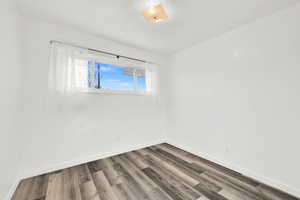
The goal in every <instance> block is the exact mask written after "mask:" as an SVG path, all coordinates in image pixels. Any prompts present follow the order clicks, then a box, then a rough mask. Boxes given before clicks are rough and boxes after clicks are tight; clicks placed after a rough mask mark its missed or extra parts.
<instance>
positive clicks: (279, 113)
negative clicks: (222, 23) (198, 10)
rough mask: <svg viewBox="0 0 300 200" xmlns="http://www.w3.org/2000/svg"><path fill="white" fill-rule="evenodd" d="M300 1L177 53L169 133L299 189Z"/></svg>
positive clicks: (175, 140) (183, 143)
mask: <svg viewBox="0 0 300 200" xmlns="http://www.w3.org/2000/svg"><path fill="white" fill-rule="evenodd" d="M299 19H300V5H299V4H298V5H297V6H296V7H293V8H289V9H287V10H285V11H283V12H280V13H277V14H275V15H273V16H269V17H267V18H264V19H261V20H259V21H256V22H254V23H251V24H248V25H245V26H244V27H242V28H240V29H238V30H234V31H232V32H229V33H226V34H224V35H222V36H220V37H217V38H215V39H212V40H210V41H207V42H205V43H201V44H197V45H195V46H193V47H191V48H189V49H186V50H184V51H181V52H178V53H177V54H176V55H174V57H173V59H174V60H173V64H172V69H171V70H170V71H171V76H170V83H169V84H170V85H171V86H172V88H171V89H172V90H171V91H170V94H169V95H170V96H169V105H168V118H169V119H170V120H169V123H168V134H169V135H168V138H169V141H171V143H173V144H180V146H181V147H184V148H185V149H186V150H189V151H192V152H194V153H197V154H200V155H206V156H207V157H209V158H214V159H215V160H217V161H219V162H221V163H226V164H228V165H230V166H235V169H244V172H247V174H252V175H255V176H256V177H260V178H261V179H263V180H264V181H268V182H272V183H273V184H275V185H276V186H279V187H281V188H283V189H286V190H288V191H289V192H293V193H294V194H298V195H300V192H299V188H300V181H299V178H300V175H299V173H298V171H299V169H300V159H299V155H298V154H299V152H300V146H299V141H300V136H299V133H300V126H299V124H300V103H299V102H300V79H299V77H300V37H299V36H300V24H299Z"/></svg>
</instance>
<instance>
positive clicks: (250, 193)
mask: <svg viewBox="0 0 300 200" xmlns="http://www.w3.org/2000/svg"><path fill="white" fill-rule="evenodd" d="M12 199H13V200H173V199H174V200H208V199H210V200H227V199H228V200H297V199H298V198H296V197H293V196H291V195H289V194H287V193H284V192H281V191H279V190H276V189H274V188H272V187H270V186H267V185H265V184H262V183H260V182H258V181H256V180H254V179H252V178H249V177H246V176H243V175H242V174H240V173H238V172H235V171H232V170H230V169H227V168H225V167H222V166H220V165H218V164H215V163H213V162H210V161H208V160H205V159H203V158H200V157H197V156H195V155H193V154H190V153H188V152H186V151H183V150H181V149H178V148H176V147H174V146H171V145H169V144H160V145H156V146H152V147H149V148H144V149H141V150H137V151H132V152H129V153H125V154H121V155H117V156H113V157H110V158H105V159H101V160H97V161H94V162H90V163H86V164H82V165H79V166H75V167H71V168H68V169H64V170H60V171H56V172H52V173H49V174H44V175H41V176H36V177H33V178H29V179H25V180H23V181H22V182H21V183H20V184H19V186H18V188H17V190H16V192H15V194H14V196H13V198H12ZM298 200H299V199H298Z"/></svg>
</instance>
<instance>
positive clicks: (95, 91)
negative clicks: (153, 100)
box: [86, 88, 151, 96]
mask: <svg viewBox="0 0 300 200" xmlns="http://www.w3.org/2000/svg"><path fill="white" fill-rule="evenodd" d="M86 92H87V93H91V94H112V95H138V96H150V95H151V92H142V91H140V92H139V91H122V90H107V89H93V88H89V89H88V90H86Z"/></svg>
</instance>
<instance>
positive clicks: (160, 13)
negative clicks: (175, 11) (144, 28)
mask: <svg viewBox="0 0 300 200" xmlns="http://www.w3.org/2000/svg"><path fill="white" fill-rule="evenodd" d="M142 15H143V16H144V18H145V19H146V20H147V22H148V23H150V24H156V23H158V22H160V21H163V20H166V19H168V15H167V13H166V11H165V9H164V7H163V5H162V4H158V5H155V6H152V7H150V8H148V9H146V10H144V11H143V12H142Z"/></svg>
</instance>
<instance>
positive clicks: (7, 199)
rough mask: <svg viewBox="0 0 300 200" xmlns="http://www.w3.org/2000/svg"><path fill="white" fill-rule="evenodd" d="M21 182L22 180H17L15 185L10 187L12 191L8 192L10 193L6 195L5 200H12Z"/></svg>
mask: <svg viewBox="0 0 300 200" xmlns="http://www.w3.org/2000/svg"><path fill="white" fill-rule="evenodd" d="M20 180H21V179H16V180H15V181H14V182H13V185H12V186H11V187H10V189H9V191H8V193H7V195H6V197H5V198H4V199H5V200H11V198H12V196H13V194H14V192H15V191H16V189H17V187H18V185H19V183H20Z"/></svg>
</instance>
